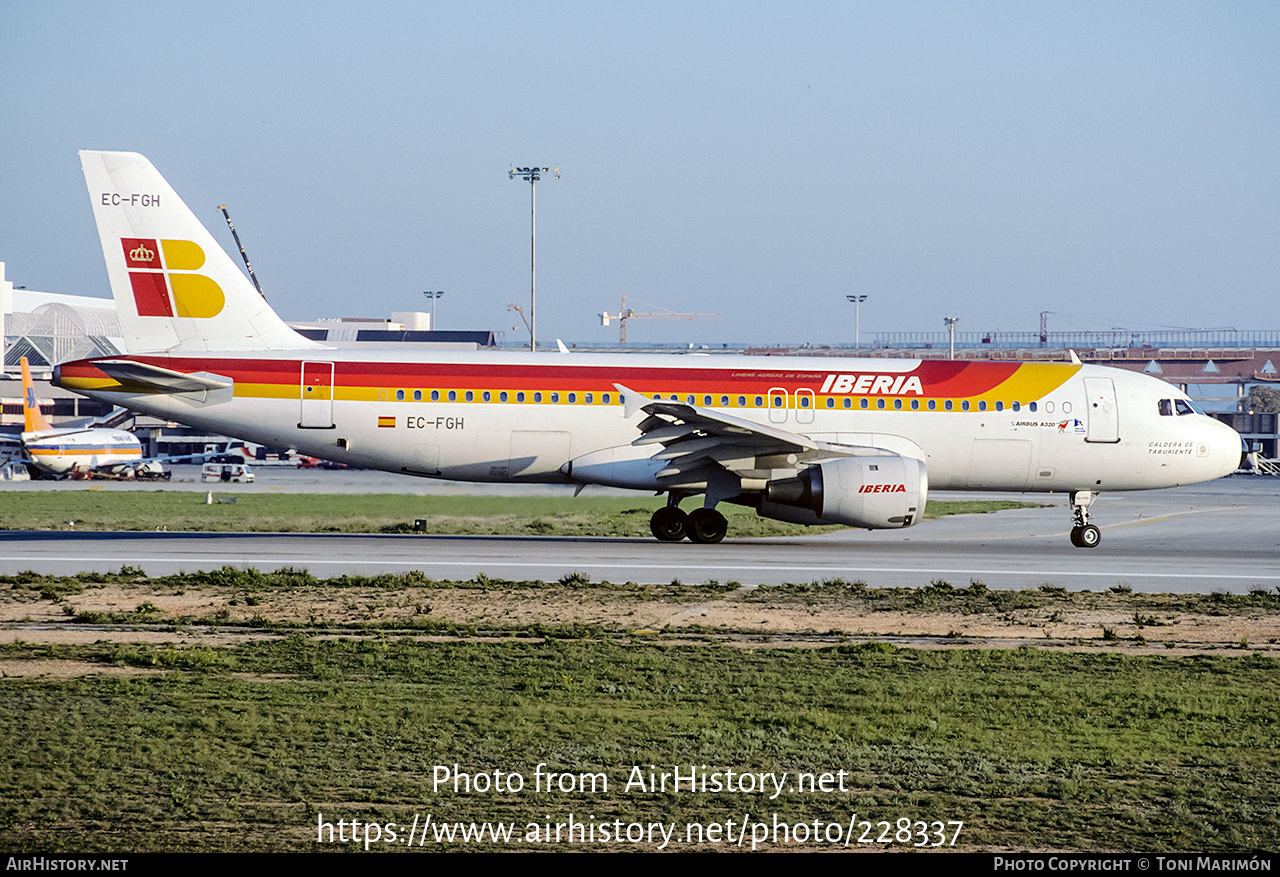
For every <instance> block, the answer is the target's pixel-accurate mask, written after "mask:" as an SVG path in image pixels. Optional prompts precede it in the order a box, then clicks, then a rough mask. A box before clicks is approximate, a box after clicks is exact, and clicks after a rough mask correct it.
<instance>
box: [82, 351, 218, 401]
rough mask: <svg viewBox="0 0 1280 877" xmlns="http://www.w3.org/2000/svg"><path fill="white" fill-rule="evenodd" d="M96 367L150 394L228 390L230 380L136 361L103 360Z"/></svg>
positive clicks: (96, 363)
mask: <svg viewBox="0 0 1280 877" xmlns="http://www.w3.org/2000/svg"><path fill="white" fill-rule="evenodd" d="M93 364H94V366H96V367H97V368H98V369H99V370H101V371H103V372H105V373H106V374H107V375H108V376H110V377H112V378H115V379H116V380H117V381H119V382H120V383H121V384H123V385H124V386H125V387H127V388H137V389H139V390H142V391H143V392H148V393H200V392H207V391H209V390H225V389H227V388H228V387H230V386H231V382H230V381H219V380H215V379H214V378H211V377H205V376H203V375H188V374H184V373H182V372H177V371H173V370H172V369H167V368H161V367H160V366H158V365H148V364H147V363H145V362H132V361H130V360H127V359H99V360H95V361H94V363H93Z"/></svg>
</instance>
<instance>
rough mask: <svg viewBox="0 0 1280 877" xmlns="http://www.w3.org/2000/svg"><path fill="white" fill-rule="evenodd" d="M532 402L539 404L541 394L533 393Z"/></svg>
mask: <svg viewBox="0 0 1280 877" xmlns="http://www.w3.org/2000/svg"><path fill="white" fill-rule="evenodd" d="M533 401H535V402H541V401H542V394H541V393H534V394H533Z"/></svg>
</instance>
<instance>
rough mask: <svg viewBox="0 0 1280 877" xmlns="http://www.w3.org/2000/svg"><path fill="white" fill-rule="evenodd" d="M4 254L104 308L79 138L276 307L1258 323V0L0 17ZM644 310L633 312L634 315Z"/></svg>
mask: <svg viewBox="0 0 1280 877" xmlns="http://www.w3.org/2000/svg"><path fill="white" fill-rule="evenodd" d="M0 13H2V15H0V82H3V83H4V84H3V86H0V119H2V120H3V125H4V131H5V136H4V138H3V141H2V142H0V156H3V158H4V161H3V164H2V165H0V168H2V169H0V261H4V262H6V263H7V275H8V278H9V279H10V280H13V281H14V282H15V283H18V284H22V285H26V286H28V287H29V288H32V289H41V290H44V291H49V292H67V293H78V294H87V295H102V296H105V295H107V282H106V271H105V269H104V267H103V264H102V254H101V250H100V247H99V245H98V242H97V237H96V233H95V232H94V229H93V220H92V215H91V213H90V208H89V202H88V196H87V194H86V192H85V189H84V181H83V177H82V176H81V174H80V169H79V162H78V159H77V156H76V151H77V150H79V149H119V150H130V151H137V152H141V153H143V154H145V155H147V156H148V157H149V158H150V159H151V160H152V162H153V163H155V165H156V166H157V168H159V169H160V171H161V173H163V174H164V175H165V176H166V177H167V178H168V180H169V182H170V183H171V184H172V185H173V187H174V188H175V189H176V190H177V191H178V193H179V194H180V195H182V197H183V198H184V200H185V201H186V202H187V203H188V205H189V206H191V207H192V208H193V209H194V210H195V211H196V213H197V215H198V216H200V218H201V219H202V220H203V221H204V222H205V223H206V225H208V226H209V227H210V229H211V230H212V231H213V232H214V234H215V236H217V237H218V238H219V239H220V240H223V241H225V242H226V244H227V246H228V248H230V245H231V241H230V235H229V233H227V231H226V227H225V224H224V222H223V220H222V217H221V215H220V214H219V213H218V211H217V209H216V208H217V206H218V205H220V204H224V203H225V204H227V205H229V208H230V210H231V214H232V217H233V218H234V220H235V222H236V226H237V229H238V230H239V231H240V233H241V235H242V239H243V240H244V243H245V246H246V248H247V249H248V252H249V255H250V257H251V258H252V260H253V263H254V268H255V270H256V271H257V273H258V275H259V278H260V279H261V281H262V284H263V286H264V288H265V289H266V291H267V295H268V298H269V300H270V301H271V302H272V303H273V305H274V306H275V307H276V309H277V310H278V311H279V312H280V313H281V315H282V316H284V317H286V318H287V319H314V318H318V317H323V316H373V317H384V316H387V315H389V314H390V313H391V312H392V311H402V310H429V307H427V306H426V305H427V302H425V300H424V299H423V296H422V294H421V291H422V290H424V289H433V290H434V289H440V290H445V296H444V298H443V299H442V300H441V302H440V305H439V311H438V313H439V318H440V325H441V328H485V329H496V330H505V331H506V332H507V334H508V336H510V337H512V338H516V337H518V336H519V335H520V334H522V333H523V329H521V330H520V332H512V331H511V329H512V326H513V317H514V315H513V314H508V313H507V311H506V304H507V302H509V301H516V302H520V303H522V304H524V303H526V302H527V299H528V284H529V276H528V258H529V252H528V244H529V240H528V234H529V186H528V184H527V183H524V182H520V181H511V180H509V179H508V176H507V173H506V171H507V168H508V166H509V165H510V164H511V163H513V162H514V163H515V164H517V165H521V164H535V163H536V164H546V165H554V164H557V163H558V164H559V165H560V167H561V170H562V173H563V175H562V178H561V179H559V180H544V182H542V183H540V184H539V186H538V293H539V294H538V300H539V314H538V322H539V337H540V338H541V339H543V340H548V341H549V340H551V339H552V338H554V337H556V336H559V337H562V338H564V339H566V340H581V341H592V340H596V341H606V340H608V339H610V338H614V339H616V337H617V331H616V328H609V329H605V328H602V327H601V326H600V320H599V313H600V311H602V310H606V309H607V310H610V311H616V310H617V309H618V306H619V299H620V298H621V296H623V295H626V296H628V297H629V298H632V299H638V300H639V301H641V302H646V303H651V304H653V305H656V306H659V307H664V308H669V309H672V310H678V311H691V312H716V313H719V314H721V319H719V320H717V321H714V322H700V323H696V324H695V323H683V322H669V321H647V322H641V321H637V322H633V323H632V324H631V325H630V326H629V328H628V333H629V335H630V337H631V338H633V339H637V340H672V341H682V340H695V339H697V340H706V341H713V342H714V341H728V340H735V341H752V342H760V343H768V342H781V341H788V342H804V341H809V342H813V343H817V344H822V343H839V342H847V341H851V340H852V336H853V307H852V306H851V305H849V304H848V303H847V302H846V301H845V295H847V294H855V293H861V294H866V295H868V296H869V299H868V301H867V303H866V304H865V305H863V307H862V332H863V340H864V341H866V340H868V339H869V337H870V335H871V333H873V332H876V331H912V330H938V331H941V330H942V318H943V316H945V315H950V314H954V315H957V316H959V317H960V326H959V328H960V329H961V330H969V331H979V330H981V331H988V330H1027V331H1031V330H1035V329H1036V328H1038V314H1039V312H1040V311H1045V310H1048V311H1052V312H1053V315H1052V316H1051V317H1050V328H1051V329H1107V328H1112V327H1127V328H1134V329H1137V328H1145V329H1152V328H1159V327H1166V326H1168V327H1220V326H1235V327H1237V328H1267V329H1274V328H1278V327H1280V295H1278V294H1277V292H1278V289H1277V288H1278V286H1280V284H1278V282H1277V281H1280V247H1277V232H1278V231H1280V169H1278V164H1277V163H1278V160H1280V69H1278V68H1280V51H1277V49H1276V47H1277V46H1280V5H1277V4H1275V3H1272V2H1234V3H1231V2H1226V3H1224V2H1205V3H1195V2H1177V0H1172V2H1150V3H1146V2H1128V3H1126V2H1061V3H1059V2H1037V3H1025V2H974V3H958V2H909V0H908V2H885V3H880V2H865V3H859V2H843V3H819V2H813V3H801V4H798V5H797V4H794V3H788V4H784V3H742V2H738V3H662V2H657V3H654V2H646V3H642V4H641V3H607V4H606V3H581V4H575V3H551V4H523V3H484V2H471V3H452V2H439V3H349V2H348V3H323V2H321V3H306V4H290V3H252V4H250V3H234V2H230V3H218V4H185V3H128V2H115V3H111V4H106V5H104V4H98V3H65V2H56V0H55V2H47V3H20V2H15V0H0ZM634 306H635V307H636V308H637V309H638V310H650V309H651V308H649V307H647V306H644V305H641V304H638V303H636V304H634Z"/></svg>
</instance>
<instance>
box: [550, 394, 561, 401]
mask: <svg viewBox="0 0 1280 877" xmlns="http://www.w3.org/2000/svg"><path fill="white" fill-rule="evenodd" d="M551 401H552V403H553V404H554V403H558V402H559V401H560V394H559V393H552V394H551Z"/></svg>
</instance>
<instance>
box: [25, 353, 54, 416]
mask: <svg viewBox="0 0 1280 877" xmlns="http://www.w3.org/2000/svg"><path fill="white" fill-rule="evenodd" d="M21 362H22V415H23V417H24V426H23V431H24V432H43V431H45V430H49V429H53V425H52V424H51V423H49V421H47V420H45V419H44V415H43V414H41V413H40V401H39V400H38V399H36V387H35V384H34V383H33V382H32V380H31V366H30V365H29V364H28V363H27V358H26V357H25V356H24V357H22V360H21Z"/></svg>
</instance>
